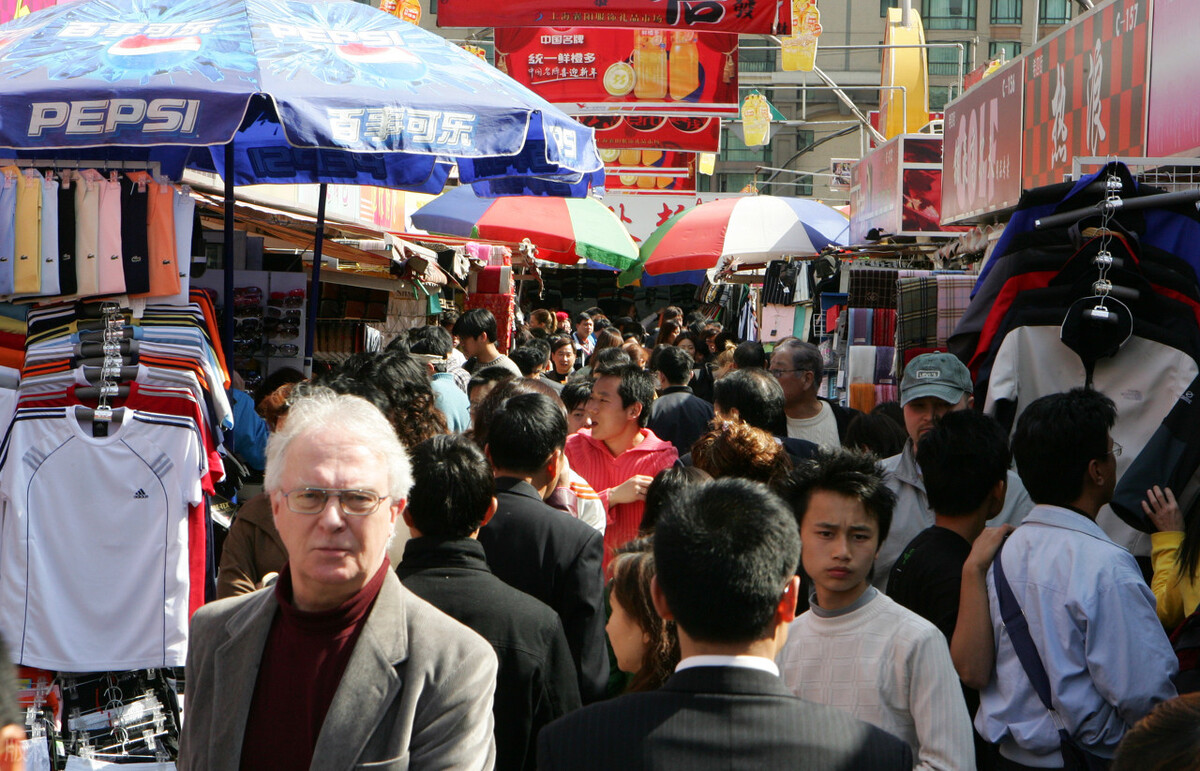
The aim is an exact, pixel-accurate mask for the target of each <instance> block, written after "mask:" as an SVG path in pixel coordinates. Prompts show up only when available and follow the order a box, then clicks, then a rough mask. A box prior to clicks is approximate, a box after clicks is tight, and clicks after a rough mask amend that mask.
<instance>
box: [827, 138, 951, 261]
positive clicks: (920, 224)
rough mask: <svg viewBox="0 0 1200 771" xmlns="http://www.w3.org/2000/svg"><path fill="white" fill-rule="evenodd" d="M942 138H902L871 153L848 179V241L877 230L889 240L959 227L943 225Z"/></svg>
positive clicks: (858, 241)
mask: <svg viewBox="0 0 1200 771" xmlns="http://www.w3.org/2000/svg"><path fill="white" fill-rule="evenodd" d="M941 207H942V137H941V136H938V135H931V134H901V135H899V136H897V137H894V138H893V139H892V140H891V141H889V142H887V143H886V144H884V145H882V146H881V147H878V148H876V149H875V150H873V151H871V152H870V153H869V154H868V155H866V156H865V157H863V159H862V160H861V161H859V162H858V163H857V164H856V165H855V166H854V170H853V172H852V173H851V178H850V243H852V244H861V243H864V242H865V241H866V240H867V233H869V232H870V231H871V230H879V232H880V233H885V234H888V235H893V236H928V235H936V234H939V233H944V232H946V231H948V230H949V231H958V230H962V229H964V228H958V227H950V228H947V227H943V226H942V224H941V222H942V216H941Z"/></svg>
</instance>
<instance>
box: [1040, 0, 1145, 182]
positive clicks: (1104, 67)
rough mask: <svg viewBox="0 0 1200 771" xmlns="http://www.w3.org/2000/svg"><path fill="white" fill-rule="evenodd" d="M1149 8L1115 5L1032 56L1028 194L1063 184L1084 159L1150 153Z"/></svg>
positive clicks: (1135, 1)
mask: <svg viewBox="0 0 1200 771" xmlns="http://www.w3.org/2000/svg"><path fill="white" fill-rule="evenodd" d="M1148 7H1149V4H1148V3H1145V2H1143V1H1142V0H1113V2H1110V3H1108V4H1107V5H1103V6H1100V7H1097V8H1096V9H1095V10H1093V11H1090V12H1089V13H1088V14H1087V15H1086V16H1083V17H1082V18H1081V19H1080V20H1078V21H1077V22H1075V23H1073V24H1071V25H1070V26H1068V27H1065V28H1063V29H1062V30H1061V31H1060V32H1058V33H1056V34H1055V35H1053V36H1051V37H1049V38H1047V39H1046V40H1044V41H1042V42H1041V43H1040V44H1039V45H1038V47H1037V48H1035V49H1033V50H1032V51H1030V52H1029V53H1028V54H1027V55H1026V57H1025V131H1024V158H1023V174H1022V177H1023V184H1024V186H1025V187H1027V188H1030V187H1039V186H1041V185H1050V184H1054V183H1056V182H1062V181H1063V174H1064V173H1066V172H1069V171H1070V170H1071V161H1072V159H1074V158H1076V157H1087V156H1099V157H1103V156H1108V155H1115V156H1118V157H1135V158H1136V157H1142V156H1144V155H1145V154H1146V141H1145V120H1146V59H1147V49H1148V46H1149V42H1150V25H1149V24H1148V23H1147V14H1148Z"/></svg>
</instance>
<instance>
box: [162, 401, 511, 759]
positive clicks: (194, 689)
mask: <svg viewBox="0 0 1200 771" xmlns="http://www.w3.org/2000/svg"><path fill="white" fill-rule="evenodd" d="M411 484H412V473H411V468H410V465H409V460H408V455H407V454H406V452H405V450H404V447H403V446H402V445H401V444H400V442H399V440H398V439H397V438H396V435H395V433H394V431H393V430H392V427H391V425H390V424H389V423H388V421H387V419H386V418H385V417H384V416H383V414H382V413H380V412H379V410H377V409H376V408H375V407H374V406H372V405H371V404H369V403H368V402H366V401H365V400H363V399H361V398H359V397H356V396H347V395H335V394H333V393H332V392H328V391H323V390H317V391H315V392H314V393H313V394H312V395H310V396H307V397H305V398H303V399H300V400H298V401H297V402H296V403H295V404H294V405H293V406H292V407H291V409H290V410H289V412H288V419H287V421H286V423H285V424H284V426H283V428H282V430H280V431H279V432H278V433H276V434H274V435H273V436H272V437H271V440H270V443H269V444H268V446H267V469H266V482H265V486H266V489H267V491H268V493H269V494H270V497H271V507H272V511H273V514H274V519H275V526H276V527H277V529H278V530H279V533H280V536H281V537H282V540H283V543H284V545H285V547H286V549H287V553H288V562H287V565H286V566H285V567H284V569H283V571H281V573H280V576H279V580H278V582H277V583H276V584H275V586H273V587H268V588H265V589H261V590H259V591H257V592H254V593H253V594H248V595H243V596H241V597H235V598H230V599H227V600H220V601H217V602H215V603H212V604H210V605H206V606H205V607H203V608H201V609H200V610H199V611H197V613H196V615H195V616H194V617H193V619H192V632H191V648H190V651H189V653H188V661H187V693H186V715H185V719H184V727H183V735H182V739H181V746H180V756H179V768H180V769H184V771H187V770H188V769H193V770H195V771H199V770H201V769H203V771H217V770H219V769H231V770H232V769H238V768H255V769H258V768H292V769H301V768H314V769H351V768H361V767H364V766H370V767H372V768H413V769H418V768H420V769H430V768H438V769H443V768H444V769H451V768H453V769H491V768H492V766H493V763H494V759H495V747H494V742H493V739H492V709H491V708H492V693H493V691H494V689H495V684H496V668H497V663H496V655H495V653H494V652H493V650H492V647H491V646H490V645H489V644H488V643H487V642H486V641H485V640H484V639H483V638H482V637H480V636H479V635H477V634H476V633H475V632H473V631H472V630H470V629H469V628H467V627H465V626H463V625H462V624H459V623H458V622H457V621H454V620H453V619H451V618H450V617H449V616H446V615H444V614H443V613H442V612H441V611H439V610H437V609H436V608H434V607H433V606H432V605H429V604H427V603H426V602H424V601H423V600H421V599H419V598H418V597H417V596H416V595H414V594H412V593H411V592H409V591H408V590H406V589H404V588H403V586H402V585H401V584H400V582H399V580H397V578H396V575H395V573H394V572H393V571H392V570H391V569H390V566H389V564H388V560H387V556H386V548H387V544H388V541H389V540H390V538H391V535H392V533H393V531H394V529H395V526H396V522H397V520H398V519H399V517H400V514H401V512H402V511H403V509H404V506H405V502H406V497H407V495H408V490H409V487H410V486H411Z"/></svg>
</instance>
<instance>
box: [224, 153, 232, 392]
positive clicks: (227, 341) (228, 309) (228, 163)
mask: <svg viewBox="0 0 1200 771" xmlns="http://www.w3.org/2000/svg"><path fill="white" fill-rule="evenodd" d="M234 200H235V199H234V193H233V141H232V140H230V142H229V144H227V145H225V258H224V260H223V261H222V264H223V266H224V268H225V271H224V272H225V292H224V296H225V319H224V324H223V326H224V330H223V334H222V335H221V337H222V341H221V343H222V345H224V346H225V369H226V370H227V371H228V372H230V373H231V374H232V373H233V324H234V322H233V206H234Z"/></svg>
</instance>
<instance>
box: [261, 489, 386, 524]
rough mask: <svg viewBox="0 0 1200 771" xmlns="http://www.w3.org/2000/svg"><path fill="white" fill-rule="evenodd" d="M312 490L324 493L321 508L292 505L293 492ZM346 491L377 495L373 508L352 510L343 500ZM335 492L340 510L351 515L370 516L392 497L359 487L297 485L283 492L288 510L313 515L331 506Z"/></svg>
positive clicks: (308, 491)
mask: <svg viewBox="0 0 1200 771" xmlns="http://www.w3.org/2000/svg"><path fill="white" fill-rule="evenodd" d="M312 492H319V493H322V494H323V496H324V500H323V501H321V507H320V508H318V509H315V510H313V511H299V510H297V509H296V507H295V506H293V505H292V494H293V493H312ZM346 493H358V494H360V495H371V496H375V498H376V501H375V503H374V504H373V505H372V506H371V508H370V509H369V510H367V511H361V512H360V511H351V510H349V509H347V508H346V507H345V505H344V504H343V502H342V496H343V495H344V494H346ZM335 494H336V497H337V502H338V511H340V512H342V513H343V514H345V515H347V516H351V517H369V516H371V515H372V514H374V513H375V512H376V511H379V504H381V503H383V502H384V501H385V500H386V499H388V498H391V497H392V496H390V495H380V494H379V493H377V492H375V491H374V490H360V489H357V488H333V487H297V488H295V489H292V490H288V491H287V492H285V493H283V500H284V502H285V503H286V504H287V507H288V510H289V511H291V512H292V513H294V514H302V515H305V516H312V515H314V514H320V513H321V512H322V511H325V509H326V507H328V506H329V499H330V498H331V497H334V495H335Z"/></svg>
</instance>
